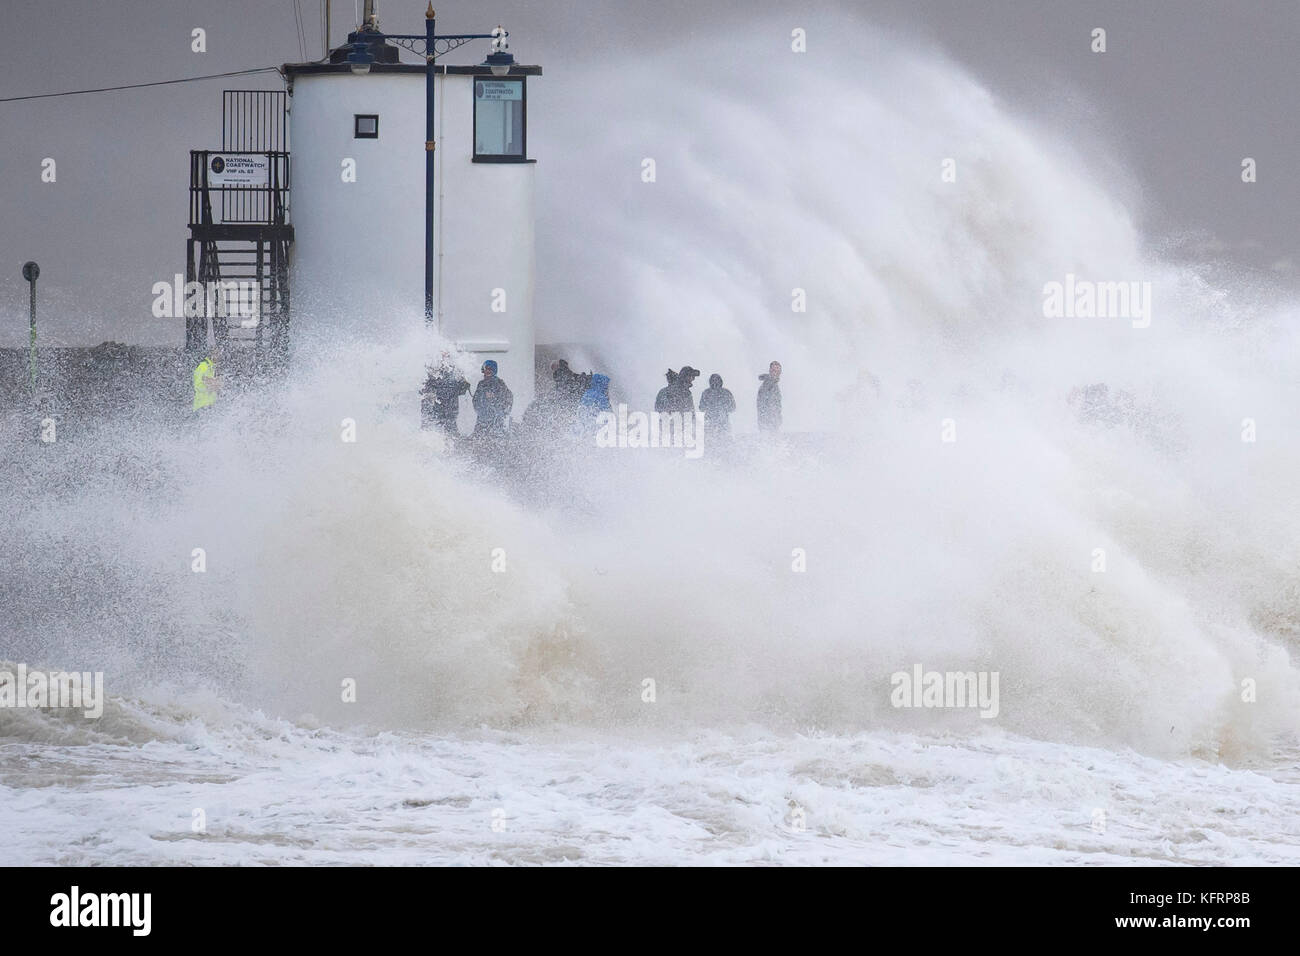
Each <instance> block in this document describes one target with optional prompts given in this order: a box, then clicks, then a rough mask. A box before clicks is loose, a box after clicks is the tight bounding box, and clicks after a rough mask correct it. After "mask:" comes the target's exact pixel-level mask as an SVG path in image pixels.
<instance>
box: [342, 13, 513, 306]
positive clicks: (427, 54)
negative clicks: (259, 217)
mask: <svg viewBox="0 0 1300 956" xmlns="http://www.w3.org/2000/svg"><path fill="white" fill-rule="evenodd" d="M434 16H435V15H434V12H433V3H432V2H430V3H429V7H428V9H427V10H425V12H424V35H423V36H421V35H419V34H413V33H380V32H379V31H378V30H376V29H374V20H373V18H372V19H371V20H369V21H367V23H366V25H365V26H364V27H363V29H362V30H361V31H359V32H358V33H356V34H354V37H356V39H354V40H353V41H352V50H351V52H349V53H348V65H349V66H350V67H351V68H352V72H353V73H356V74H358V75H363V74H366V73H369V72H370V64H371V63H373V62H374V59H375V58H374V56H373V54H371V52H370V47H371V46H372V45H374V44H376V43H382V42H384V41H385V40H392V41H394V42H395V43H397V44H398V45H399V46H401V47H404V48H405V49H408V50H410V51H411V52H412V53H415V54H417V55H422V56H423V57H424V100H425V123H424V321H425V323H426V324H427V325H432V324H433V192H434V178H433V172H434V151H435V149H436V146H437V144H436V142H435V140H434V133H433V130H434V126H433V104H434V98H433V77H434V58H435V57H436V56H437V55H438V54H439V53H450V52H451V51H452V50H454V49H456V48H457V47H458V46H462V45H464V44H466V43H468V42H470V41H471V40H491V41H492V52H491V53H489V54H488V57H487V59H486V60H484V61H483V64H482V65H483V66H484V67H486V68H488V69H489V70H491V71H492V74H493V75H494V76H505V75H506V74H507V73H509V72H510V67H511V66H512V65H513V64H514V62H515V58H514V57H513V56H512V55H511V54H510V53H509V52H508V48H509V44H507V43H506V37H507V36H509V34H508V33H507V32H506V31H505V30H504V29H502V28H501V27H499V26H498V27H497V28H496V29H494V30H493V31H492V32H491V33H450V34H446V35H445V36H436V35H435V34H434Z"/></svg>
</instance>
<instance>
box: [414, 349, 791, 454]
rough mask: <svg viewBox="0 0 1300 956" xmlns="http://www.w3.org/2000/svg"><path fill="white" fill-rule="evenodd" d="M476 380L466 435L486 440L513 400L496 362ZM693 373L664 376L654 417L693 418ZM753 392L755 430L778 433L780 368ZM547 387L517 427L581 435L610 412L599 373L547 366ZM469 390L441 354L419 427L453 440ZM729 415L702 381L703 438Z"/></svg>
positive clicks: (726, 423) (716, 380) (729, 403)
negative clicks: (438, 431)
mask: <svg viewBox="0 0 1300 956" xmlns="http://www.w3.org/2000/svg"><path fill="white" fill-rule="evenodd" d="M481 371H482V374H483V378H482V380H481V381H480V382H479V383H478V384H477V385H476V386H475V387H474V393H473V396H472V403H473V406H474V414H475V422H474V431H473V437H475V438H494V437H499V436H502V435H504V434H505V433H506V431H507V428H508V425H509V421H510V411H511V409H512V407H513V405H514V395H513V394H512V393H511V391H510V389H509V387H507V385H506V383H505V382H504V381H503V380H502V379H501V377H500V376H499V375H498V374H497V363H496V362H494V361H493V360H492V359H488V360H487V361H485V362H484V363H483V366H482V369H481ZM699 376H700V370H699V369H697V368H692V367H691V366H689V365H684V366H682V368H681V369H679V370H677V371H673V370H672V369H669V370H668V372H667V373H666V377H667V379H668V384H667V385H666V386H664V387H663V388H662V389H660V390H659V394H658V395H656V396H655V403H654V410H655V411H656V412H659V413H668V414H671V413H674V412H677V413H681V414H683V415H694V414H695V412H696V403H695V396H694V394H693V393H692V391H691V388H692V386H693V385H694V384H695V380H696V379H697V378H698V377H699ZM758 378H759V382H760V385H759V387H758V396H757V400H756V401H757V406H758V430H759V432H760V433H763V434H775V433H776V432H779V431H780V430H781V384H780V383H781V363H780V362H772V363H771V364H769V365H768V369H767V372H766V374H763V375H760V376H759V377H758ZM551 380H552V383H553V385H554V388H553V390H552V391H551V392H550V393H549V394H547V395H545V396H541V397H539V398H538V400H537V401H535V402H533V403H532V404H531V405H529V406H528V409H527V411H525V412H524V417H523V421H522V423H521V424H522V425H523V426H524V427H525V428H529V429H531V428H538V427H545V426H550V427H556V426H562V427H564V428H566V429H567V430H569V431H582V430H585V429H586V427H587V426H594V425H595V423H596V417H597V415H599V413H601V412H608V411H611V410H612V409H611V408H610V403H609V383H610V380H609V376H608V375H602V374H601V373H599V372H575V371H573V369H571V368H570V367H569V363H568V361H567V360H566V359H558V360H557V361H555V362H552V363H551ZM469 390H470V386H469V382H468V381H466V380H465V377H464V375H462V374H461V372H460V370H459V369H458V368H457V367H456V365H455V363H454V362H453V361H452V358H451V355H450V353H443V356H442V359H441V361H440V362H439V364H438V366H437V367H436V368H435V367H430V369H429V375H428V379H427V380H426V381H425V383H424V387H423V388H422V389H421V390H420V395H421V403H420V408H421V419H422V423H423V426H424V427H425V428H439V429H442V430H443V431H444V432H445V433H446V434H448V435H452V436H455V437H460V432H459V430H458V428H457V425H456V419H457V418H458V417H459V414H460V397H461V396H462V395H465V394H466V393H468V392H469ZM735 411H736V398H735V396H734V395H732V393H731V390H730V389H728V388H724V387H723V383H722V376H721V375H719V374H717V373H716V372H715V373H714V374H712V375H710V376H709V387H708V388H706V389H705V390H704V391H703V392H702V393H701V395H700V400H699V413H700V414H701V415H703V416H704V426H705V429H706V432H707V433H710V434H711V435H712V436H713V437H715V438H725V437H726V436H728V435H730V433H731V416H732V414H734V413H735Z"/></svg>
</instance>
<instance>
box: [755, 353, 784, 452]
mask: <svg viewBox="0 0 1300 956" xmlns="http://www.w3.org/2000/svg"><path fill="white" fill-rule="evenodd" d="M758 380H759V381H760V382H762V383H763V384H761V385H760V386H758V431H759V433H760V434H768V435H775V434H776V433H777V432H779V431H780V430H781V363H780V362H772V363H771V364H770V365H768V367H767V374H766V375H760V376H759V377H758Z"/></svg>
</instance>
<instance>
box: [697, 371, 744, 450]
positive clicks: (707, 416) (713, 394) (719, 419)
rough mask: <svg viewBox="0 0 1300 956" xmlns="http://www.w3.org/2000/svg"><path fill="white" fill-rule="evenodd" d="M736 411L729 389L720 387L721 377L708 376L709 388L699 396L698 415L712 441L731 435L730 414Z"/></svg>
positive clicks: (734, 399) (734, 400)
mask: <svg viewBox="0 0 1300 956" xmlns="http://www.w3.org/2000/svg"><path fill="white" fill-rule="evenodd" d="M735 410H736V397H735V396H734V395H732V394H731V389H729V388H723V387H722V376H721V375H719V374H718V373H717V372H714V373H713V374H712V375H710V376H709V387H708V388H706V389H705V390H704V392H703V394H701V395H700V414H702V415H703V416H704V428H705V430H706V431H707V432H708V434H709V437H710V438H712V439H718V438H725V437H726V436H728V435H730V434H731V413H732V412H734V411H735Z"/></svg>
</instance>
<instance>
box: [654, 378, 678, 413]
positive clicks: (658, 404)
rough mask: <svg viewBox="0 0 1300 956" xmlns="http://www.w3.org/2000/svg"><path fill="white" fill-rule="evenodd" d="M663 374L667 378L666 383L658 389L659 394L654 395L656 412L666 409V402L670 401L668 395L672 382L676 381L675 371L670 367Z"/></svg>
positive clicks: (670, 391)
mask: <svg viewBox="0 0 1300 956" xmlns="http://www.w3.org/2000/svg"><path fill="white" fill-rule="evenodd" d="M664 375H665V377H666V378H667V379H668V384H667V385H665V386H664V387H663V388H661V389H659V394H658V395H656V396H655V411H656V412H666V411H668V403H669V402H670V401H671V398H670V395H671V393H672V389H673V384H674V383H675V382H676V381H677V373H676V372H674V371H673V370H672V369H669V370H668V371H667V372H665V373H664Z"/></svg>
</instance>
